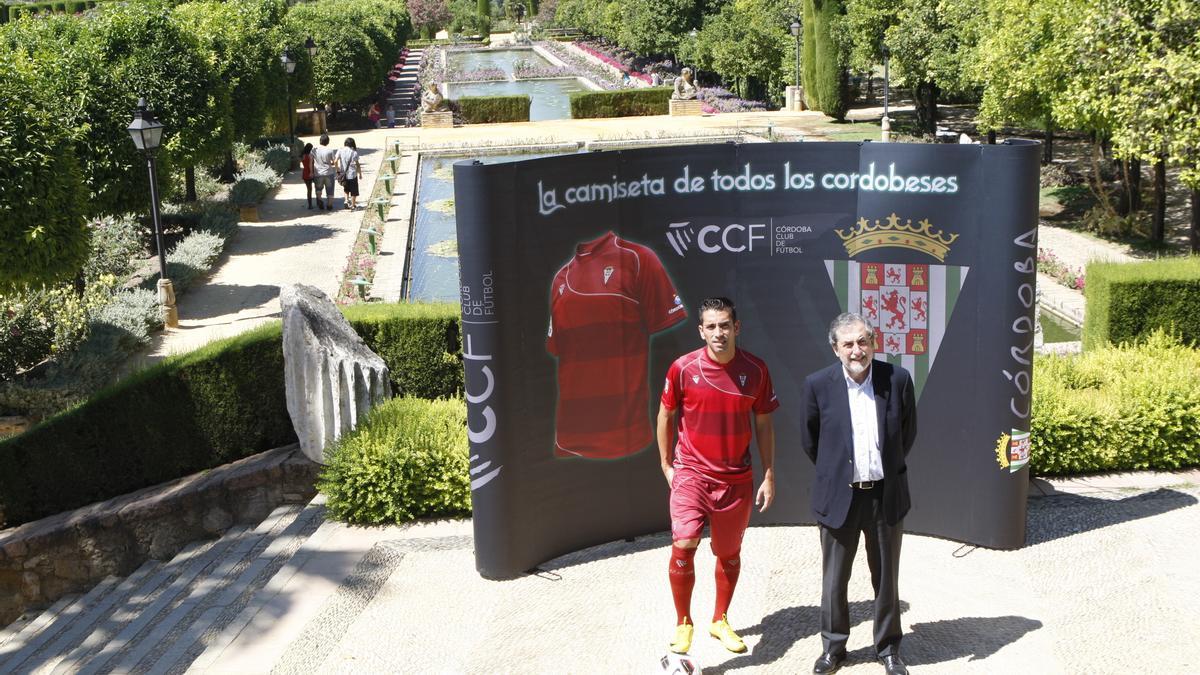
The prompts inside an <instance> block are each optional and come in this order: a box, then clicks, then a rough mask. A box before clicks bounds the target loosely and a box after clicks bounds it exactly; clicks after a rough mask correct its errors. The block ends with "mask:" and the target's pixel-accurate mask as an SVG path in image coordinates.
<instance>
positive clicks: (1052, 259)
mask: <svg viewBox="0 0 1200 675" xmlns="http://www.w3.org/2000/svg"><path fill="white" fill-rule="evenodd" d="M1037 260H1038V271H1039V272H1041V273H1042V274H1046V275H1049V276H1051V277H1053V278H1054V280H1055V281H1057V282H1058V283H1060V284H1062V285H1063V286H1066V287H1067V288H1074V289H1076V290H1080V291H1082V290H1083V286H1084V276H1083V270H1077V269H1074V268H1072V267H1071V266H1070V265H1067V264H1066V263H1064V262H1063V261H1061V260H1059V259H1058V256H1056V255H1054V253H1053V252H1052V251H1049V250H1047V249H1044V248H1039V249H1038V257H1037Z"/></svg>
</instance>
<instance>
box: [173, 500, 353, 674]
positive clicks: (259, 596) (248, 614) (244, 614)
mask: <svg viewBox="0 0 1200 675" xmlns="http://www.w3.org/2000/svg"><path fill="white" fill-rule="evenodd" d="M311 505H313V506H317V507H320V508H321V510H322V512H323V511H324V505H325V495H321V494H318V495H317V496H316V497H315V498H314V499H313V501H312V502H311ZM337 532H338V523H337V522H335V521H327V522H322V523H319V527H318V528H317V530H316V531H315V532H313V533H312V535H311V536H309V537H308V538H307V539H305V540H304V541H303V543H301V544H300V546H299V548H298V549H297V550H296V552H295V553H294V554H293V555H292V556H291V557H290V558H288V560H287V561H286V562H285V563H284V564H283V565H282V566H281V567H280V568H279V571H278V572H276V573H275V574H274V575H272V576H271V579H270V581H268V582H267V583H266V585H264V586H263V587H262V588H261V589H259V590H258V592H257V593H255V594H254V596H253V597H252V598H250V599H249V601H248V602H247V603H246V605H245V607H244V608H243V609H242V611H241V612H239V613H238V615H237V616H236V617H234V618H233V619H232V620H230V621H229V622H227V623H226V624H225V625H224V627H222V628H221V629H220V631H219V632H216V631H215V630H214V631H212V632H211V633H210V634H208V635H207V637H206V639H205V640H204V644H205V645H206V646H205V649H204V651H203V652H202V653H200V654H199V655H198V656H197V657H196V658H195V659H193V660H192V661H191V663H190V664H189V669H190V670H196V671H203V670H205V669H207V668H211V667H212V666H213V664H215V663H216V661H217V659H218V658H219V657H220V655H221V653H222V652H223V651H224V650H225V648H226V647H228V646H229V644H230V643H232V642H233V641H234V640H235V639H237V637H238V636H239V635H241V633H242V631H243V630H244V629H245V628H246V626H248V625H250V623H251V622H252V621H253V620H254V618H255V617H256V616H258V614H259V613H260V612H262V610H263V608H264V607H267V606H268V605H270V604H271V603H272V602H273V601H274V600H275V599H276V598H277V597H278V596H279V593H280V591H282V590H283V588H284V587H285V586H287V584H288V583H289V582H290V581H291V580H292V579H293V578H294V577H295V576H296V573H297V572H299V571H300V569H301V568H303V567H304V566H305V565H306V564H308V562H309V561H310V560H311V559H312V557H313V555H314V554H316V553H317V552H319V551H321V550H322V548H321V547H322V545H323V544H324V543H325V541H326V540H328V539H329V537H331V536H333V535H334V534H335V533H337ZM272 620H274V619H272Z"/></svg>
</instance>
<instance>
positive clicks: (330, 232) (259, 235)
mask: <svg viewBox="0 0 1200 675" xmlns="http://www.w3.org/2000/svg"><path fill="white" fill-rule="evenodd" d="M260 222H261V221H260ZM336 234H337V231H336V230H334V229H333V228H330V227H325V226H321V225H300V224H295V225H288V226H286V227H241V228H238V233H237V237H236V238H235V239H234V242H233V246H232V247H231V250H230V251H229V253H228V254H229V255H255V254H258V253H268V252H270V251H278V250H281V249H285V248H293V247H296V246H304V245H305V244H311V243H313V242H315V241H320V240H322V239H328V238H329V237H332V236H334V235H336Z"/></svg>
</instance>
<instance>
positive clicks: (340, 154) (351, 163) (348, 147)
mask: <svg viewBox="0 0 1200 675" xmlns="http://www.w3.org/2000/svg"><path fill="white" fill-rule="evenodd" d="M334 166H335V167H336V168H337V175H338V178H339V180H340V182H341V184H342V189H343V190H345V191H346V199H345V200H344V203H345V205H346V208H348V209H350V210H354V209H356V208H358V177H359V176H360V175H361V174H362V162H360V161H359V159H358V146H356V145H355V144H354V139H353V138H347V139H346V142H345V144H343V145H342V149H341V150H338V151H337V158H336V159H335V160H334Z"/></svg>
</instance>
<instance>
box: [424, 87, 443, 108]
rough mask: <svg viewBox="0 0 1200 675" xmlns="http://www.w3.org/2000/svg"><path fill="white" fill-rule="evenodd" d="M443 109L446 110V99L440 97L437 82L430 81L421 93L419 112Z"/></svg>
mask: <svg viewBox="0 0 1200 675" xmlns="http://www.w3.org/2000/svg"><path fill="white" fill-rule="evenodd" d="M444 110H446V100H445V99H443V98H442V92H441V90H440V89H438V86H437V82H430V83H429V86H428V87H427V88H426V89H425V93H424V94H421V112H423V113H434V112H442V111H444Z"/></svg>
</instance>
